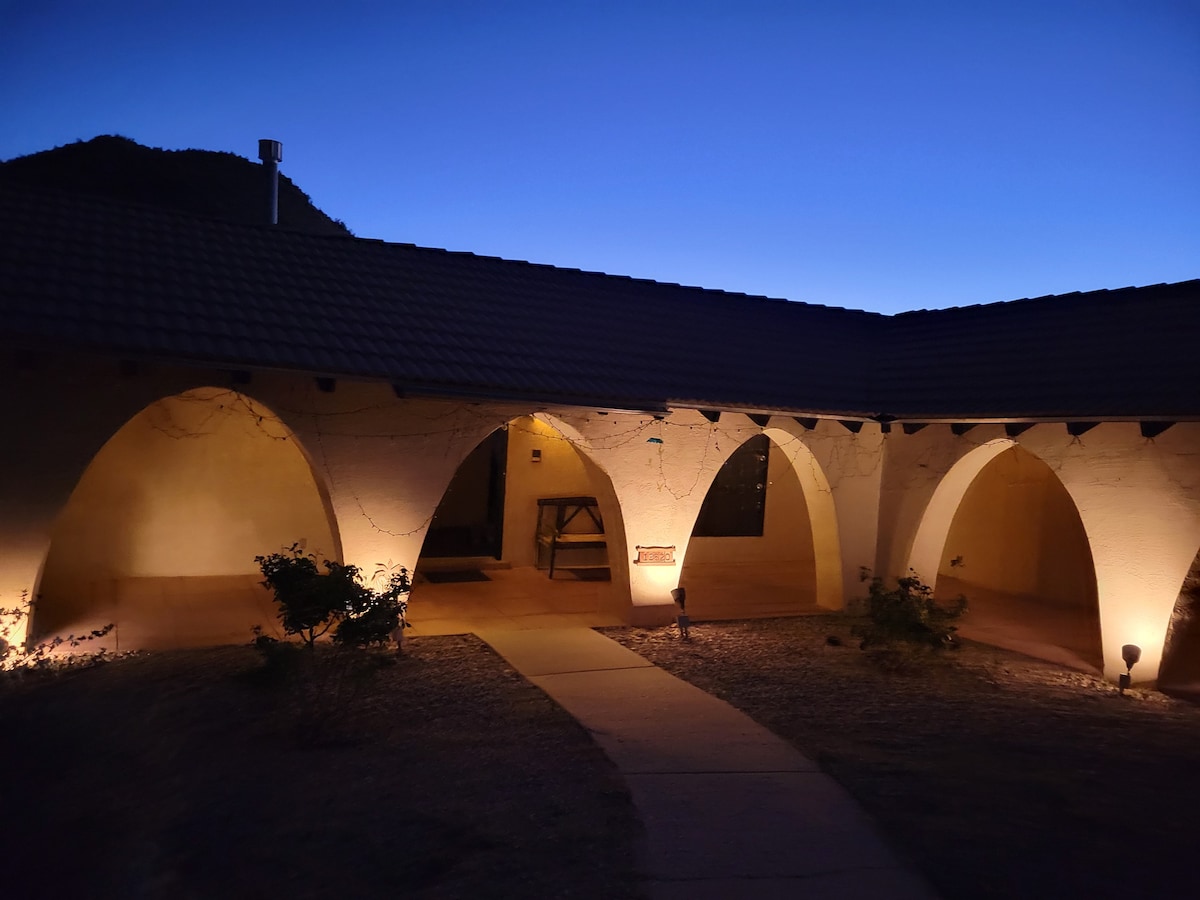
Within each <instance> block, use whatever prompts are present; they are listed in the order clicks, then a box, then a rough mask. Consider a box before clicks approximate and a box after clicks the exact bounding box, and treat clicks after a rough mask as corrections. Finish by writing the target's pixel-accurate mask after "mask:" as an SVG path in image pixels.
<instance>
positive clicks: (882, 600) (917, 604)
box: [853, 573, 967, 650]
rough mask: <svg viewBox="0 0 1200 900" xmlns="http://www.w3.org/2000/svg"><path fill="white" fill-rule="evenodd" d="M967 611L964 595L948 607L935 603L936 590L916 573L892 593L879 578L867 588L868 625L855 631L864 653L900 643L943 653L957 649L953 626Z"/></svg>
mask: <svg viewBox="0 0 1200 900" xmlns="http://www.w3.org/2000/svg"><path fill="white" fill-rule="evenodd" d="M966 611H967V598H966V597H964V596H962V595H959V596H958V597H957V598H955V600H954V601H953V602H952V603H951V604H950V605H948V606H942V605H940V604H938V603H937V602H935V601H934V599H933V588H931V587H929V585H927V584H925V583H924V582H922V581H921V579H920V578H918V577H917V575H916V573H912V574H909V575H907V576H905V577H903V578H898V579H896V586H895V587H893V588H890V589H889V588H888V587H887V586H886V585H885V584H884V581H883V579H882V578H879V577H877V576H876V577H873V578H871V583H870V586H869V588H868V595H867V600H866V618H867V621H866V622H864V623H862V624H859V625H856V626H854V629H853V631H854V634H855V635H856V636H857V637H859V638H860V639H861V640H862V643H861V644H860V645H859V646H860V647H861V648H862V649H864V650H866V649H868V648H870V647H872V646H879V645H889V644H894V643H897V642H899V643H905V644H917V645H925V646H928V647H932V648H934V649H935V650H940V649H942V648H944V647H956V646H958V638H957V637H956V636H955V632H956V631H957V630H958V629H957V627H956V626H955V625H952V624H951V623H952V622H953V621H954V620H955V619H957V618H958V617H959V616H961V615H962V614H963V613H965V612H966Z"/></svg>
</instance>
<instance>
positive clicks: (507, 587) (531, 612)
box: [410, 413, 628, 633]
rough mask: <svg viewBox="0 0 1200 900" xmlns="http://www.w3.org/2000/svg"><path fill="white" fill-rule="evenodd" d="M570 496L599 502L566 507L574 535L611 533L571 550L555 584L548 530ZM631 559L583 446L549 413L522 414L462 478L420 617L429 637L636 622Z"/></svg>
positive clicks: (447, 507)
mask: <svg viewBox="0 0 1200 900" xmlns="http://www.w3.org/2000/svg"><path fill="white" fill-rule="evenodd" d="M562 498H575V499H578V500H582V501H585V502H592V501H594V504H595V505H594V506H592V507H587V511H586V512H580V509H581V507H579V505H578V504H575V505H571V506H566V507H565V508H564V513H566V514H571V513H575V515H573V516H572V518H571V521H570V522H569V524H568V525H567V528H566V530H567V531H569V532H571V533H573V534H585V533H589V532H593V531H598V529H599V526H598V525H597V522H596V521H595V520H594V519H593V518H592V516H595V519H596V520H599V522H600V524H601V525H603V532H601V533H600V537H599V538H598V539H597V540H595V541H592V542H589V543H588V544H587V545H585V546H581V547H578V548H576V547H568V548H566V549H559V550H558V551H557V558H556V568H555V573H554V578H553V579H551V578H550V577H549V575H550V573H549V567H548V552H549V545H548V544H547V542H546V540H545V538H546V533H545V531H546V529H547V528H548V527H550V526H553V524H554V522H555V515H556V513H557V510H558V507H556V506H555V505H554V501H557V500H560V499H562ZM605 545H607V546H605ZM624 555H625V551H624V537H623V529H622V522H621V515H620V509H619V506H618V505H617V503H616V498H615V493H614V492H613V490H612V486H611V483H610V482H609V480H608V478H607V476H606V475H605V474H604V472H603V471H602V470H601V469H600V468H599V467H598V466H597V465H596V464H595V463H594V462H593V461H591V460H590V459H589V458H588V457H587V455H586V447H585V445H584V441H583V439H582V437H581V436H579V435H578V433H576V432H574V429H572V428H570V426H568V425H566V423H564V422H562V421H560V420H558V419H556V418H555V417H554V416H552V415H550V414H547V413H538V414H536V415H526V416H518V417H516V418H513V419H511V420H509V421H508V422H506V423H504V424H503V425H502V426H500V427H499V428H497V429H495V430H494V431H492V432H491V433H490V434H488V435H486V436H484V437H483V438H482V439H481V440H480V441H479V443H478V444H477V445H476V446H475V447H474V448H473V449H472V450H470V452H468V453H466V454H465V455H464V456H463V458H462V460H461V462H460V463H459V466H458V468H457V470H456V471H455V473H454V474H453V476H452V477H451V478H450V480H449V482H448V486H447V487H446V490H445V491H444V493H443V496H442V498H441V500H440V502H439V504H438V505H437V508H436V510H435V511H434V512H433V514H432V517H431V519H430V526H429V528H428V531H427V534H426V538H425V542H424V546H423V547H422V550H421V555H420V558H419V559H418V561H417V564H416V571H415V584H414V588H413V592H412V597H411V607H410V618H411V619H412V621H413V623H414V627H415V628H416V630H417V633H445V632H459V631H467V630H474V629H478V628H489V627H490V628H496V627H500V628H513V627H516V628H531V627H542V626H552V625H564V624H605V623H608V624H616V623H618V622H621V621H624V619H625V616H626V615H627V612H628V587H627V582H626V581H625V579H626V578H627V574H626V573H627V568H626V567H625V566H624V565H623V564H622V563H623V557H624ZM622 598H623V599H622Z"/></svg>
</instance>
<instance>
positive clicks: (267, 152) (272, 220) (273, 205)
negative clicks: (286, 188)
mask: <svg viewBox="0 0 1200 900" xmlns="http://www.w3.org/2000/svg"><path fill="white" fill-rule="evenodd" d="M258 158H259V159H261V160H262V162H263V165H264V166H265V167H266V169H267V224H269V225H278V224H279V164H280V163H281V162H283V144H281V143H279V141H270V140H265V139H264V140H260V141H259V142H258Z"/></svg>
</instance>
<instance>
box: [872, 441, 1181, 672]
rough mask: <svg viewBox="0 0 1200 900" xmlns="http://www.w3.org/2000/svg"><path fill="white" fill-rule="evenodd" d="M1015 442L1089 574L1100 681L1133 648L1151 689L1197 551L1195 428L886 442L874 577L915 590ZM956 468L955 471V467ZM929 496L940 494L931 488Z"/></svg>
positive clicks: (929, 577) (934, 566) (927, 576)
mask: <svg viewBox="0 0 1200 900" xmlns="http://www.w3.org/2000/svg"><path fill="white" fill-rule="evenodd" d="M1014 442H1015V443H1019V444H1020V446H1021V447H1023V448H1024V449H1026V450H1028V451H1029V452H1030V453H1032V454H1033V455H1034V456H1036V457H1037V458H1039V459H1041V460H1042V461H1043V462H1045V463H1046V464H1047V465H1048V466H1049V468H1050V470H1051V471H1053V472H1054V474H1055V475H1056V476H1057V478H1058V479H1059V480H1060V481H1061V482H1062V484H1063V487H1064V488H1065V489H1066V491H1067V492H1068V494H1069V495H1070V497H1071V499H1072V501H1073V502H1074V504H1075V507H1076V509H1077V510H1078V512H1079V516H1080V519H1081V521H1082V523H1083V527H1084V530H1085V532H1086V534H1087V538H1088V544H1089V549H1090V551H1091V555H1092V560H1093V563H1094V565H1095V571H1096V585H1097V593H1098V602H1099V608H1100V626H1101V637H1102V643H1103V655H1104V671H1105V674H1106V675H1107V676H1109V677H1110V678H1115V677H1116V675H1117V674H1119V673H1120V672H1123V671H1124V665H1123V664H1122V663H1121V647H1122V645H1124V644H1127V643H1132V644H1136V645H1138V646H1140V647H1141V648H1142V661H1141V662H1140V663H1139V664H1138V667H1137V668H1136V669H1135V671H1134V673H1133V674H1134V677H1135V680H1138V679H1140V680H1152V679H1154V678H1155V677H1156V675H1157V672H1158V667H1159V665H1160V663H1161V660H1162V647H1163V641H1164V638H1165V634H1166V628H1167V625H1168V623H1169V621H1170V616H1171V610H1172V608H1173V606H1174V603H1175V599H1176V597H1177V596H1178V593H1179V588H1180V585H1181V584H1182V581H1183V577H1184V575H1185V574H1186V572H1187V569H1188V566H1189V565H1190V564H1191V561H1192V559H1193V558H1194V557H1195V555H1196V550H1197V547H1200V455H1198V454H1197V447H1200V425H1198V424H1196V423H1180V424H1178V425H1175V426H1174V427H1172V428H1170V429H1168V430H1167V431H1165V432H1164V433H1163V434H1161V435H1159V436H1158V437H1156V438H1154V439H1147V438H1143V437H1142V436H1141V433H1140V430H1139V427H1138V425H1137V423H1134V422H1127V423H1106V424H1102V425H1100V426H1098V427H1096V428H1093V429H1092V430H1090V431H1087V432H1086V433H1085V434H1083V435H1080V436H1078V437H1072V436H1071V435H1070V434H1068V433H1067V431H1066V427H1065V426H1064V425H1062V424H1043V425H1036V426H1034V427H1033V428H1030V429H1029V430H1027V431H1025V432H1024V433H1022V434H1021V435H1019V436H1018V437H1017V438H1016V439H1015V440H1010V439H1008V438H1006V437H1005V436H1004V432H1003V428H1002V427H1001V426H999V425H988V426H979V427H977V428H974V429H972V430H971V431H969V432H968V433H967V434H965V435H962V436H958V437H956V436H954V435H952V434H951V433H950V429H949V428H948V427H947V426H930V427H928V428H926V429H924V430H922V431H920V432H918V433H917V434H915V435H904V434H902V433H897V432H895V431H894V432H893V433H892V434H891V435H889V436H888V439H887V445H888V453H887V458H886V464H885V476H884V483H883V489H882V492H881V503H880V514H881V529H880V534H881V541H880V546H879V553H878V557H877V558H878V560H879V563H878V564H877V569H878V570H879V571H881V572H887V573H890V574H898V573H902V572H903V571H905V569H907V568H908V567H910V566H911V567H913V568H916V569H917V570H918V572H919V573H920V574H921V575H922V577H924V578H925V579H926V580H927V581H930V580H932V579H934V578H936V575H930V574H929V573H930V572H935V571H936V570H937V568H938V567H939V563H940V561H941V558H942V551H943V544H944V539H945V534H946V533H947V531H948V529H949V527H950V522H951V521H952V518H953V515H954V512H955V511H956V510H957V508H958V504H959V502H960V501H961V499H962V496H963V494H964V493H965V491H966V490H967V488H968V487H969V485H970V483H971V481H972V480H973V479H974V476H975V475H976V474H978V472H979V471H981V470H982V468H983V467H984V466H985V465H987V463H989V462H990V461H991V459H993V458H994V457H995V456H996V455H998V454H999V453H1001V452H1003V451H1004V450H1005V449H1006V448H1007V447H1009V446H1011V445H1012V444H1013V443H1014ZM960 461H962V463H963V464H962V465H961V466H957V464H958V463H959V462H960ZM939 488H941V491H940V493H939V492H938V489H939Z"/></svg>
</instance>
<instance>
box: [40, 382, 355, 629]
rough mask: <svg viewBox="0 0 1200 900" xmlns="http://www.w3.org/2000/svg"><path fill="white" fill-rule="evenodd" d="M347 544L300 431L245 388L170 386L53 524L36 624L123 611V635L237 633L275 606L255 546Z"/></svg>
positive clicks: (112, 441)
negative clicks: (263, 580)
mask: <svg viewBox="0 0 1200 900" xmlns="http://www.w3.org/2000/svg"><path fill="white" fill-rule="evenodd" d="M297 542H299V543H300V544H301V545H302V546H303V547H304V548H305V549H306V550H307V551H309V552H313V553H315V554H316V555H317V556H318V557H319V558H337V557H338V556H339V555H340V548H339V546H338V536H337V529H336V526H335V524H334V522H333V518H332V515H331V510H330V505H329V502H328V499H327V498H326V497H325V496H324V494H323V492H322V490H321V489H320V487H319V482H318V481H317V480H316V479H315V478H314V475H313V472H312V469H311V467H310V465H309V462H308V458H307V456H306V454H305V453H304V451H303V449H302V448H301V447H300V446H299V443H298V442H297V441H296V439H295V436H294V435H293V434H292V433H291V432H290V431H289V430H288V429H287V428H286V427H285V426H284V425H283V424H282V423H281V422H280V420H279V419H278V418H277V417H276V416H275V415H274V414H273V413H272V412H271V411H270V410H269V409H268V408H267V407H265V406H264V405H262V404H261V403H259V402H258V401H256V400H254V399H251V398H250V397H248V396H246V395H245V394H242V393H238V392H235V391H231V390H228V389H223V388H215V387H204V388H196V389H192V390H188V391H185V392H183V393H180V394H175V395H172V396H169V397H165V398H162V399H160V400H158V401H156V402H154V403H151V404H150V405H149V406H147V407H145V408H144V409H143V410H141V411H140V412H139V413H137V414H136V415H134V416H133V417H132V418H131V419H129V420H128V421H127V422H126V423H125V424H124V425H123V426H122V427H121V428H120V429H118V430H117V431H116V433H114V434H113V435H112V436H111V437H110V438H109V440H108V441H107V442H106V443H105V444H104V446H103V447H101V448H100V450H99V451H98V452H97V453H96V455H95V457H94V458H93V459H92V461H91V463H90V464H89V465H88V466H87V468H86V470H85V471H84V473H83V475H82V477H81V478H80V479H79V481H78V483H77V484H76V486H75V488H74V490H73V492H72V493H71V495H70V499H69V500H68V501H67V503H66V505H65V507H64V508H63V510H62V512H61V513H60V514H59V516H58V518H57V519H56V521H55V523H54V526H53V529H52V531H51V538H50V545H49V550H48V552H47V554H46V559H45V565H44V569H43V574H42V578H41V584H40V589H39V597H38V601H37V604H36V605H35V612H34V617H33V624H32V627H33V632H34V634H35V635H36V636H38V637H46V636H50V635H53V634H59V633H64V632H72V631H73V632H79V631H80V630H88V629H91V628H95V627H99V626H101V625H104V624H108V623H110V622H111V623H113V624H115V626H116V627H115V629H114V632H113V633H112V636H111V640H110V643H111V644H112V645H113V646H119V647H120V648H121V649H136V648H154V647H170V646H189V645H190V646H195V645H202V644H215V643H230V642H240V641H242V640H246V639H248V637H249V635H250V629H251V627H252V626H254V625H262V626H264V627H268V628H269V627H271V626H273V624H274V620H275V611H274V609H273V608H272V606H271V603H270V597H269V594H267V592H266V591H265V590H263V589H262V588H261V586H259V584H258V581H259V580H260V576H259V574H258V569H257V566H256V564H255V562H254V557H255V556H256V555H259V554H266V553H271V552H274V551H277V550H280V549H281V548H286V547H289V546H291V545H292V544H293V543H297Z"/></svg>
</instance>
